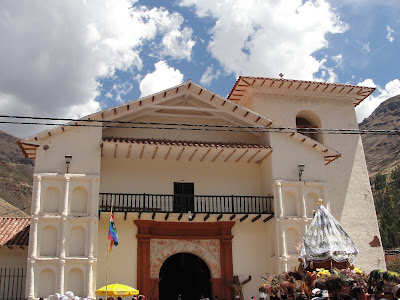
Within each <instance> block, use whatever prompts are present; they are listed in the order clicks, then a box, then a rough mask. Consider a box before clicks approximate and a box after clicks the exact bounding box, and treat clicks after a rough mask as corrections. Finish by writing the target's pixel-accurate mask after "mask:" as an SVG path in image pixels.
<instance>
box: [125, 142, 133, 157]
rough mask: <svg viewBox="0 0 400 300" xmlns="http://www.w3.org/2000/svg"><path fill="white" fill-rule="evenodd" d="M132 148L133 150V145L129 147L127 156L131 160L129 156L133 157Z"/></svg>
mask: <svg viewBox="0 0 400 300" xmlns="http://www.w3.org/2000/svg"><path fill="white" fill-rule="evenodd" d="M131 148H132V145H129V147H128V154H127V155H126V158H129V156H130V155H131Z"/></svg>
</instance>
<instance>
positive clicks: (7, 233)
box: [0, 218, 30, 247]
mask: <svg viewBox="0 0 400 300" xmlns="http://www.w3.org/2000/svg"><path fill="white" fill-rule="evenodd" d="M29 224H30V218H0V246H9V247H12V246H20V247H27V246H28V242H29V226H30V225H29Z"/></svg>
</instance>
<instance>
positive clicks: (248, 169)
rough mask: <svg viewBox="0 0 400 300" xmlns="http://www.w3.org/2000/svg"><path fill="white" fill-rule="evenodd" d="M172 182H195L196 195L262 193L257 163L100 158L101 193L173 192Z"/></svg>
mask: <svg viewBox="0 0 400 300" xmlns="http://www.w3.org/2000/svg"><path fill="white" fill-rule="evenodd" d="M174 182H194V193H195V194H197V195H244V196H245V195H254V196H255V195H259V196H261V195H263V194H262V188H261V179H260V169H259V165H257V164H247V163H230V164H228V163H223V162H221V163H218V162H215V163H211V162H210V163H207V162H204V163H201V162H187V161H186V162H185V161H175V160H174V161H171V160H167V161H164V160H126V159H108V158H103V159H102V163H101V179H100V192H103V193H151V194H171V195H172V194H173V193H174V186H173V183H174Z"/></svg>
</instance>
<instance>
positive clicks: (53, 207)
mask: <svg viewBox="0 0 400 300" xmlns="http://www.w3.org/2000/svg"><path fill="white" fill-rule="evenodd" d="M60 200H61V193H60V190H59V189H58V188H57V187H48V188H47V189H46V191H45V192H44V196H43V201H42V211H43V213H45V214H58V213H59V212H60Z"/></svg>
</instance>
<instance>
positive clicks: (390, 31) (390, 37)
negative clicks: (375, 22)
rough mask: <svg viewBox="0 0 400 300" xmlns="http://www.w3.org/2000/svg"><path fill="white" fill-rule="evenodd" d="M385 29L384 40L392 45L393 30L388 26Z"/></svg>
mask: <svg viewBox="0 0 400 300" xmlns="http://www.w3.org/2000/svg"><path fill="white" fill-rule="evenodd" d="M386 29H387V35H386V38H387V39H388V40H389V42H391V43H392V42H393V41H394V37H393V32H394V30H393V29H392V28H390V26H389V25H387V27H386Z"/></svg>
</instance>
